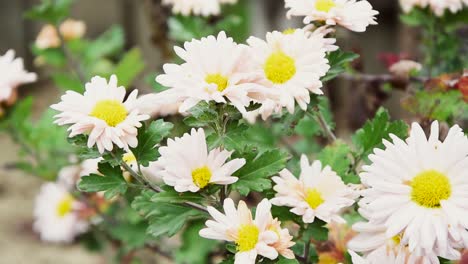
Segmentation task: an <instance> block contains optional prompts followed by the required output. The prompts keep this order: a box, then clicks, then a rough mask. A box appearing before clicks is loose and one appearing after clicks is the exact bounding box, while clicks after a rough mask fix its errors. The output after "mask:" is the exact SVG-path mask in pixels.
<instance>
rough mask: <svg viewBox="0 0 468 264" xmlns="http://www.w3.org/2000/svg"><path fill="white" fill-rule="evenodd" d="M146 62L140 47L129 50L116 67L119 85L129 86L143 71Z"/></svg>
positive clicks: (115, 71)
mask: <svg viewBox="0 0 468 264" xmlns="http://www.w3.org/2000/svg"><path fill="white" fill-rule="evenodd" d="M144 68H145V63H144V61H143V58H142V56H141V50H140V49H139V48H133V49H131V50H129V51H128V52H127V53H125V55H124V56H123V58H122V59H121V60H120V62H119V63H118V64H117V66H116V68H115V69H114V73H115V75H117V79H118V81H119V85H121V86H124V87H128V86H129V85H130V84H132V82H133V81H134V80H135V78H136V77H137V76H138V75H139V74H140V73H141V72H142V71H143V69H144Z"/></svg>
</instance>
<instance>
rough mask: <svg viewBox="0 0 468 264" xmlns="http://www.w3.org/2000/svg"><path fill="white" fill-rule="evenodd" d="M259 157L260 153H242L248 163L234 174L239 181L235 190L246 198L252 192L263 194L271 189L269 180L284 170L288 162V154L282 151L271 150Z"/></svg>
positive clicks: (235, 185)
mask: <svg viewBox="0 0 468 264" xmlns="http://www.w3.org/2000/svg"><path fill="white" fill-rule="evenodd" d="M239 155H240V154H239ZM257 155H258V153H256V152H253V151H250V152H245V153H242V156H241V157H243V158H245V159H246V162H247V163H246V164H245V165H244V166H243V167H242V168H240V169H239V170H238V171H237V172H236V173H235V174H234V175H236V176H238V177H239V180H238V181H237V182H236V183H234V184H233V188H234V189H236V190H238V191H239V193H240V194H241V195H244V196H246V195H248V194H249V192H251V191H257V192H261V191H263V190H266V189H269V188H271V181H270V179H269V178H270V177H271V176H273V175H275V174H277V173H278V172H279V171H280V170H281V169H283V168H284V167H285V166H286V162H287V160H288V154H287V153H286V152H283V151H281V150H270V151H266V152H264V153H262V154H260V155H259V156H257Z"/></svg>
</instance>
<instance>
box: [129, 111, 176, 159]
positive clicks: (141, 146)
mask: <svg viewBox="0 0 468 264" xmlns="http://www.w3.org/2000/svg"><path fill="white" fill-rule="evenodd" d="M173 127H174V125H173V124H172V123H169V122H164V120H162V119H159V120H156V121H154V122H152V123H151V124H150V125H149V126H148V127H146V126H144V125H143V126H142V127H141V128H140V129H138V136H137V138H138V146H137V147H136V148H132V149H131V150H132V152H133V154H134V155H135V158H136V159H137V160H138V162H139V163H140V164H141V165H143V166H148V165H149V162H150V161H155V160H156V159H157V158H158V157H159V153H158V150H157V149H156V145H157V144H159V143H160V142H161V140H163V139H164V138H165V137H167V136H168V135H169V134H170V132H171V130H172V128H173Z"/></svg>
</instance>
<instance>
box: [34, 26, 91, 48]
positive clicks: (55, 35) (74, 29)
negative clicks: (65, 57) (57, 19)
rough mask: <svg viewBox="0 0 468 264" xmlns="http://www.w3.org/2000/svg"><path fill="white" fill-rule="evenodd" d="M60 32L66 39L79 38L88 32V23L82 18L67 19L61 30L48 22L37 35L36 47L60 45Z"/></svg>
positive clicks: (60, 27) (55, 46)
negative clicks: (81, 19)
mask: <svg viewBox="0 0 468 264" xmlns="http://www.w3.org/2000/svg"><path fill="white" fill-rule="evenodd" d="M59 33H60V35H61V36H62V37H63V39H64V40H65V41H69V40H74V39H79V38H81V37H83V36H84V34H85V33H86V24H85V23H84V22H83V21H80V20H74V19H67V20H65V21H64V22H63V23H62V24H60V26H59V32H57V29H56V27H55V26H54V25H51V24H47V25H45V26H43V27H42V29H41V31H40V32H39V34H38V35H37V38H36V43H35V44H36V47H37V48H39V49H49V48H58V47H60V45H61V44H62V40H61V38H60V36H59Z"/></svg>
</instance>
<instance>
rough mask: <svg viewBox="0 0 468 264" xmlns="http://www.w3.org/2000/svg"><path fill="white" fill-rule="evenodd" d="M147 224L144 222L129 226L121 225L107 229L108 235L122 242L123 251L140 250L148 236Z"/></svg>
mask: <svg viewBox="0 0 468 264" xmlns="http://www.w3.org/2000/svg"><path fill="white" fill-rule="evenodd" d="M147 227H148V226H147V224H146V223H144V222H140V223H136V224H129V223H122V224H118V225H114V226H112V228H108V229H107V230H108V232H109V234H110V235H111V236H112V237H113V238H114V239H117V240H119V241H122V244H123V246H124V247H125V250H127V251H129V250H132V249H137V248H141V247H143V246H144V245H145V242H146V239H147V238H148V235H147V233H146V229H147Z"/></svg>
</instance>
